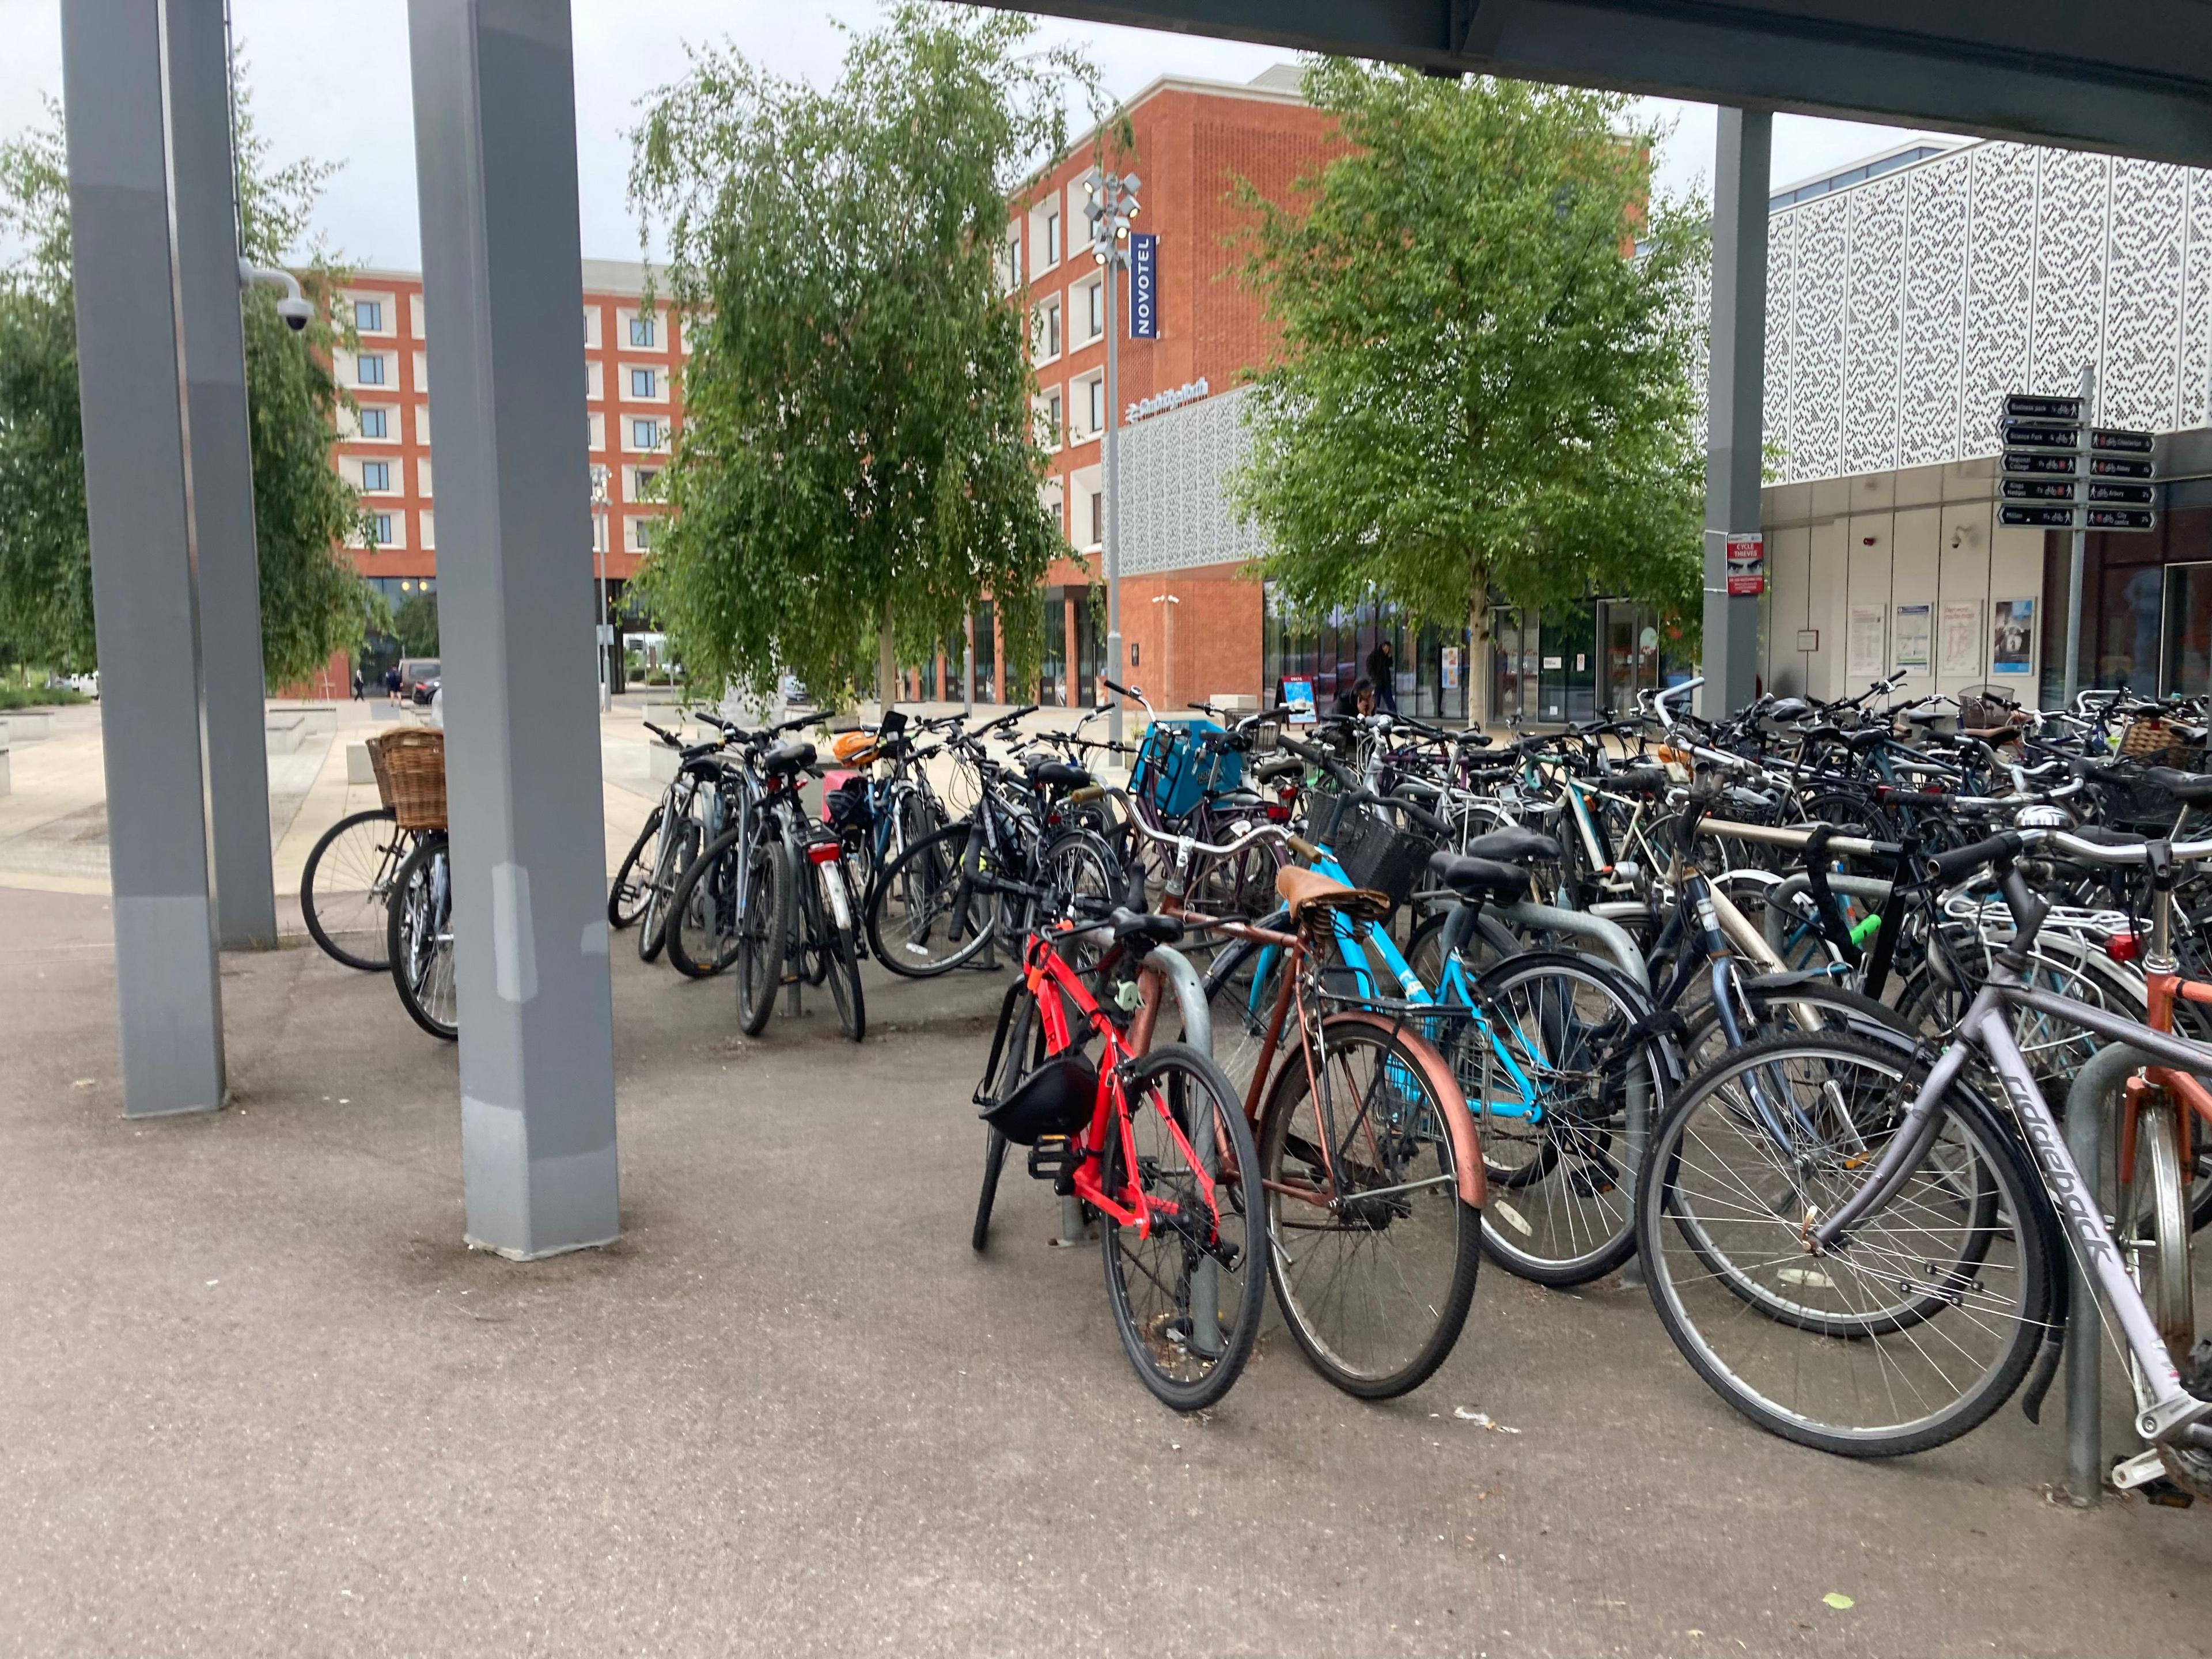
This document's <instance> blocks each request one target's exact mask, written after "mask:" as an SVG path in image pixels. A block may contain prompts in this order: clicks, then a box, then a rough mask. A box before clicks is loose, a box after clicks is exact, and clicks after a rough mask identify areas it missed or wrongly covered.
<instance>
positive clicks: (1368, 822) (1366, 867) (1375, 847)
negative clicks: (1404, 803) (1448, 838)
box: [1329, 805, 1437, 908]
mask: <svg viewBox="0 0 2212 1659" xmlns="http://www.w3.org/2000/svg"><path fill="white" fill-rule="evenodd" d="M1329 848H1330V850H1331V851H1333V852H1334V854H1336V861H1337V862H1338V863H1339V864H1340V865H1341V866H1344V873H1345V877H1346V879H1347V880H1348V881H1350V882H1351V883H1352V885H1353V886H1354V887H1365V888H1368V889H1370V890H1373V891H1375V892H1377V893H1380V894H1382V895H1383V896H1384V897H1386V898H1388V899H1389V901H1390V903H1391V905H1392V907H1393V908H1395V907H1396V906H1398V905H1401V904H1403V903H1404V902H1406V900H1407V897H1408V896H1411V894H1412V893H1413V885H1414V884H1415V883H1416V882H1418V881H1419V879H1420V878H1421V876H1422V875H1423V873H1424V872H1426V871H1427V869H1428V867H1429V855H1430V854H1431V853H1433V852H1435V851H1436V850H1437V843H1436V839H1435V837H1434V836H1431V835H1429V834H1428V833H1427V832H1426V831H1419V830H1412V829H1400V828H1399V827H1398V826H1397V825H1396V824H1395V823H1392V822H1391V821H1390V820H1389V817H1386V816H1385V815H1384V814H1383V813H1381V812H1378V811H1374V810H1372V809H1371V808H1369V807H1366V806H1364V805H1363V806H1356V807H1353V808H1352V809H1351V810H1350V811H1345V812H1341V813H1340V814H1339V815H1338V817H1337V821H1336V834H1335V836H1334V838H1333V839H1332V840H1331V841H1330V842H1329Z"/></svg>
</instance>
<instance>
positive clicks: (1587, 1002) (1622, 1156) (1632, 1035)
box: [1445, 951, 1669, 1290]
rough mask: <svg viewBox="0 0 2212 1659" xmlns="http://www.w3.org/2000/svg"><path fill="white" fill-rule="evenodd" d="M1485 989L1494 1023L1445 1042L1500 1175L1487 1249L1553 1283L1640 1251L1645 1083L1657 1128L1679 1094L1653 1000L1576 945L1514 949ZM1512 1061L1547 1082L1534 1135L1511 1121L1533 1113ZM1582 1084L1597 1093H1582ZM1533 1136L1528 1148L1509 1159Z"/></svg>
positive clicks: (1494, 1182)
mask: <svg viewBox="0 0 2212 1659" xmlns="http://www.w3.org/2000/svg"><path fill="white" fill-rule="evenodd" d="M1475 995H1476V999H1477V1000H1478V1001H1479V1002H1480V1005H1481V1006H1482V1007H1483V1010H1484V1014H1485V1020H1486V1022H1487V1029H1488V1031H1489V1033H1490V1034H1491V1035H1490V1036H1487V1037H1486V1036H1485V1035H1484V1032H1485V1029H1486V1028H1485V1024H1484V1023H1483V1022H1478V1021H1474V1020H1469V1021H1466V1022H1464V1023H1462V1024H1459V1025H1458V1026H1457V1027H1455V1030H1453V1032H1452V1033H1451V1036H1450V1040H1449V1043H1448V1045H1447V1047H1446V1051H1445V1052H1446V1054H1447V1056H1448V1058H1449V1059H1450V1060H1451V1062H1452V1069H1453V1071H1454V1073H1455V1074H1456V1075H1457V1076H1458V1078H1459V1080H1460V1085H1461V1087H1462V1089H1464V1090H1465V1091H1467V1099H1468V1112H1469V1113H1470V1114H1471V1115H1473V1117H1474V1125H1475V1131H1476V1133H1477V1134H1478V1135H1479V1136H1480V1139H1481V1143H1482V1148H1483V1163H1484V1165H1485V1168H1486V1173H1487V1176H1488V1179H1489V1182H1490V1187H1491V1196H1490V1201H1489V1203H1488V1204H1487V1205H1486V1206H1484V1209H1483V1215H1482V1244H1483V1249H1484V1250H1485V1252H1486V1254H1487V1255H1489V1257H1490V1259H1491V1260H1492V1261H1495V1262H1497V1263H1498V1266H1499V1267H1503V1268H1504V1269H1505V1271H1506V1272H1508V1273H1511V1274H1513V1275H1514V1276H1515V1277H1516V1279H1528V1281H1529V1282H1530V1283H1532V1284H1537V1285H1549V1286H1551V1287H1552V1288H1553V1289H1555V1290H1561V1289H1567V1288H1571V1286H1574V1285H1587V1284H1589V1283H1590V1282H1592V1281H1593V1280H1595V1279H1602V1278H1604V1277H1605V1276H1606V1275H1607V1273H1612V1272H1613V1271H1614V1270H1616V1269H1617V1268H1619V1267H1620V1266H1621V1265H1622V1264H1623V1263H1625V1262H1626V1261H1627V1260H1628V1259H1629V1257H1630V1256H1632V1255H1635V1253H1636V1215H1635V1206H1634V1204H1633V1202H1632V1189H1633V1188H1634V1184H1635V1179H1636V1170H1635V1166H1634V1163H1633V1161H1632V1152H1631V1139H1632V1128H1633V1126H1632V1122H1631V1120H1630V1114H1631V1113H1632V1111H1633V1110H1635V1109H1636V1106H1637V1103H1636V1101H1635V1099H1634V1097H1633V1096H1634V1091H1635V1090H1636V1089H1638V1088H1641V1089H1642V1090H1643V1091H1644V1096H1645V1097H1644V1102H1643V1109H1644V1114H1645V1116H1644V1123H1645V1127H1646V1131H1647V1133H1648V1131H1649V1129H1650V1127H1652V1126H1654V1125H1656V1123H1657V1121H1658V1120H1659V1117H1660V1115H1661V1112H1662V1109H1663V1107H1664V1105H1665V1103H1666V1099H1667V1084H1668V1075H1669V1060H1668V1055H1667V1053H1666V1050H1665V1048H1664V1039H1663V1038H1662V1037H1661V1036H1659V1034H1658V1033H1657V1032H1656V1030H1654V1029H1653V1028H1652V1026H1651V1024H1650V1019H1649V1014H1650V1001H1649V1000H1648V999H1646V998H1645V997H1644V994H1642V993H1641V992H1640V991H1639V990H1638V989H1637V987H1635V986H1634V985H1632V983H1631V982H1630V981H1628V980H1627V979H1626V978H1624V977H1623V976H1622V975H1621V974H1620V972H1619V971H1618V970H1617V969H1610V968H1607V966H1606V965H1605V964H1604V963H1601V962H1599V961H1598V960H1596V959H1595V957H1587V956H1583V955H1582V954H1581V953H1580V952H1578V951H1522V953H1521V954H1520V955H1518V956H1513V957H1506V958H1505V959H1504V961H1502V962H1500V963H1498V966H1496V967H1495V968H1492V969H1490V970H1489V971H1488V972H1487V973H1486V974H1484V975H1482V977H1481V978H1480V980H1478V981H1476V982H1475ZM1493 1044H1497V1045H1502V1046H1503V1047H1504V1048H1505V1050H1506V1053H1505V1054H1504V1057H1503V1058H1502V1059H1501V1057H1500V1055H1499V1054H1498V1048H1497V1047H1496V1046H1493ZM1623 1045H1626V1046H1625V1047H1624V1046H1623ZM1506 1060H1510V1062H1511V1065H1512V1067H1513V1069H1516V1070H1517V1071H1518V1072H1519V1073H1521V1075H1522V1077H1524V1078H1527V1079H1528V1081H1529V1083H1530V1084H1531V1085H1532V1086H1534V1087H1537V1088H1539V1089H1541V1090H1542V1091H1544V1093H1543V1096H1542V1097H1541V1098H1540V1101H1539V1112H1540V1114H1541V1115H1540V1117H1539V1120H1538V1121H1539V1122H1540V1123H1541V1125H1542V1127H1541V1129H1540V1130H1538V1131H1537V1132H1536V1133H1534V1135H1533V1136H1532V1135H1531V1134H1530V1133H1528V1130H1527V1129H1525V1128H1523V1129H1511V1128H1507V1127H1501V1126H1504V1125H1509V1124H1513V1123H1516V1122H1518V1123H1520V1124H1523V1125H1525V1124H1526V1123H1527V1122H1528V1118H1527V1116H1526V1115H1525V1108H1524V1106H1523V1103H1522V1100H1521V1097H1520V1085H1519V1082H1518V1081H1517V1080H1516V1079H1515V1078H1514V1076H1513V1074H1512V1071H1511V1070H1509V1069H1508V1068H1507V1066H1506V1065H1505V1063H1504V1062H1505V1061H1506ZM1584 1083H1594V1084H1595V1093H1594V1094H1592V1093H1589V1092H1588V1091H1578V1092H1570V1091H1576V1090H1577V1086H1578V1085H1582V1084H1584ZM1501 1102H1503V1103H1505V1104H1504V1106H1503V1107H1502V1108H1501V1105H1500V1103H1501ZM1523 1148H1525V1149H1526V1151H1527V1152H1528V1157H1527V1158H1526V1160H1525V1161H1519V1162H1506V1161H1505V1159H1506V1158H1508V1157H1510V1155H1511V1154H1512V1153H1513V1152H1516V1151H1517V1150H1521V1149H1523Z"/></svg>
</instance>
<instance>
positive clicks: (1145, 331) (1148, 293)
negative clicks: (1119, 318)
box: [1129, 234, 1160, 340]
mask: <svg viewBox="0 0 2212 1659" xmlns="http://www.w3.org/2000/svg"><path fill="white" fill-rule="evenodd" d="M1129 337H1130V338H1131V339H1133V340H1157V339H1158V338H1159V337H1160V239H1159V238H1158V236H1156V235H1152V234H1145V235H1141V236H1132V237H1131V238H1130V239H1129Z"/></svg>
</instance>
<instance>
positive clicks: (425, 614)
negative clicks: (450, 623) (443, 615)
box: [392, 593, 438, 657]
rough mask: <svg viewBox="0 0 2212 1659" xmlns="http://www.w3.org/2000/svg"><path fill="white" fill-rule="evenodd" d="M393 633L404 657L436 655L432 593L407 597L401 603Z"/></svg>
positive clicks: (436, 633)
mask: <svg viewBox="0 0 2212 1659" xmlns="http://www.w3.org/2000/svg"><path fill="white" fill-rule="evenodd" d="M392 632H393V633H394V634H395V635H398V639H399V654H400V655H401V656H403V657H435V656H436V655H437V654H438V599H437V595H435V593H410V594H409V595H408V596H407V597H406V598H405V599H402V600H400V602H399V610H398V614H397V615H396V616H395V617H393V618H392Z"/></svg>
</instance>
